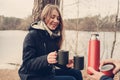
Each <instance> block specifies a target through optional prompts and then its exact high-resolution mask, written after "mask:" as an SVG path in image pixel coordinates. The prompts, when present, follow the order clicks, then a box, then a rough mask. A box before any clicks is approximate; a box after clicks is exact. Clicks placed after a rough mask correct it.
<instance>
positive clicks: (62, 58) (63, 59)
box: [57, 50, 69, 65]
mask: <svg viewBox="0 0 120 80" xmlns="http://www.w3.org/2000/svg"><path fill="white" fill-rule="evenodd" d="M68 59H69V51H65V50H59V51H58V56H57V60H58V64H61V65H66V64H68Z"/></svg>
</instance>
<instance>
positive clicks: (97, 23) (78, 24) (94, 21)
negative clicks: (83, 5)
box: [0, 15, 120, 31]
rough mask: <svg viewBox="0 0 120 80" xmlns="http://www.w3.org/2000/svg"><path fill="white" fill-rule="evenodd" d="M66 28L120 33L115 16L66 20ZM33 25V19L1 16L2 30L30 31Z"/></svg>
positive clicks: (0, 25) (0, 28) (29, 17)
mask: <svg viewBox="0 0 120 80" xmlns="http://www.w3.org/2000/svg"><path fill="white" fill-rule="evenodd" d="M63 22H64V26H65V28H66V29H68V30H79V31H113V30H116V31H120V23H119V21H118V24H117V27H115V16H114V15H111V16H106V17H104V18H101V16H100V15H96V16H92V17H85V18H79V19H65V20H64V21H63ZM31 23H32V17H31V16H28V17H27V18H25V19H20V18H15V17H4V16H0V30H28V28H29V26H30V24H31Z"/></svg>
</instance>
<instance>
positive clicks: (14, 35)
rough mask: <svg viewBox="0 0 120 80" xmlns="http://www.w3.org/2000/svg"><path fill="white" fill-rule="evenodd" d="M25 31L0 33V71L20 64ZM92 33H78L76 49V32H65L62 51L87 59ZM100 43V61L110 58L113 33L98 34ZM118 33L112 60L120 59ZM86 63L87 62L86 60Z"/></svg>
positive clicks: (119, 37)
mask: <svg viewBox="0 0 120 80" xmlns="http://www.w3.org/2000/svg"><path fill="white" fill-rule="evenodd" d="M27 33H28V32H27V31H19V30H17V31H16V30H14V31H12V30H10V31H0V69H1V68H2V69H3V68H11V69H13V68H15V67H16V65H17V66H19V64H21V62H22V48H23V47H22V46H23V40H24V38H25V35H26V34H27ZM91 34H92V32H79V33H78V36H79V37H78V43H77V44H78V47H77V49H76V46H75V45H76V40H77V38H76V32H75V31H66V34H65V40H64V43H63V47H62V48H63V49H66V50H69V52H70V55H72V56H73V55H74V53H75V52H76V51H75V50H77V53H79V55H84V56H85V58H86V59H87V47H88V41H89V39H90V36H91ZM99 35H100V41H101V45H100V47H101V59H106V58H109V57H110V52H111V46H112V42H113V37H114V33H112V32H99ZM119 53H120V33H117V42H116V47H115V51H114V55H113V58H114V59H119V57H120V54H119ZM86 61H87V60H86Z"/></svg>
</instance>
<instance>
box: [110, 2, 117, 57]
mask: <svg viewBox="0 0 120 80" xmlns="http://www.w3.org/2000/svg"><path fill="white" fill-rule="evenodd" d="M118 14H119V0H118V5H117V13H116V17H115V26H114V41H113V45H112V50H111V55H110V57H111V58H112V57H113V52H114V48H115V44H116V33H117V31H116V28H117V26H118Z"/></svg>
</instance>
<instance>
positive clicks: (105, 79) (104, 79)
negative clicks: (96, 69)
mask: <svg viewBox="0 0 120 80" xmlns="http://www.w3.org/2000/svg"><path fill="white" fill-rule="evenodd" d="M100 80H113V79H112V78H110V77H108V76H105V75H103V76H102V77H101V78H100Z"/></svg>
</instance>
